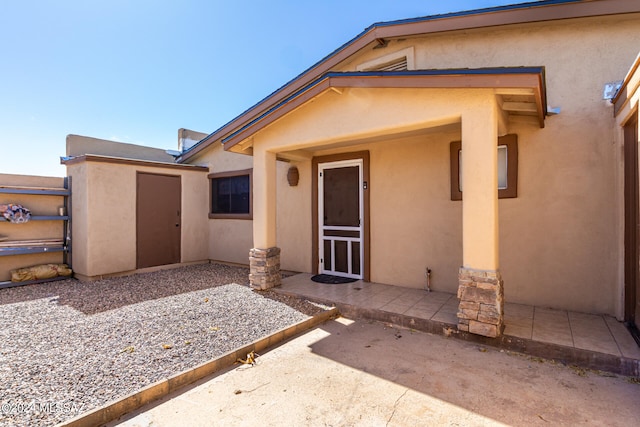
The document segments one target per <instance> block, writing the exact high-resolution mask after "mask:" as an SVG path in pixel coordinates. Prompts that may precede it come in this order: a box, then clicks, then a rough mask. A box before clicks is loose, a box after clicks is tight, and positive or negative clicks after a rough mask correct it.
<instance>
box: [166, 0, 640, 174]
mask: <svg viewBox="0 0 640 427" xmlns="http://www.w3.org/2000/svg"><path fill="white" fill-rule="evenodd" d="M633 12H640V2H636V1H629V0H546V1H537V2H529V3H521V4H515V5H510V6H501V7H494V8H487V9H476V10H471V11H466V12H457V13H450V14H444V15H433V16H427V17H422V18H414V19H405V20H399V21H389V22H379V23H375V24H373V25H371V26H369V27H368V28H366V29H365V30H364V31H363V32H361V33H360V34H358V35H357V36H356V37H354V38H353V39H351V40H349V41H348V42H346V43H345V44H343V45H342V46H340V47H339V48H338V49H336V50H334V51H333V52H331V53H330V54H329V55H327V56H326V57H324V58H323V59H321V60H320V61H318V62H317V63H315V64H314V65H312V66H311V67H310V68H308V69H307V70H306V71H304V72H302V73H301V74H300V75H298V76H297V77H295V78H294V79H292V80H290V81H289V82H287V83H286V84H285V85H283V86H281V87H280V88H279V89H277V90H276V91H274V92H272V93H271V94H270V95H268V96H267V97H265V98H264V99H262V100H261V101H259V102H258V103H257V104H255V105H253V106H252V107H251V108H249V109H247V110H246V111H244V112H243V113H241V114H240V115H239V116H237V117H236V118H234V119H233V120H231V121H230V122H228V123H227V124H225V125H223V126H222V127H220V128H219V129H218V130H216V131H214V132H213V133H211V134H210V135H208V136H207V137H206V138H204V139H203V140H201V141H200V142H198V143H197V144H195V145H194V146H192V147H191V148H190V149H189V150H188V151H187V152H185V153H184V154H183V155H182V156H181V157H179V158H178V159H177V161H178V162H179V163H182V162H185V161H187V160H188V159H189V158H191V157H193V156H195V155H196V154H197V153H199V152H200V151H202V150H203V149H205V148H206V147H208V146H209V145H210V144H211V143H213V142H215V141H221V140H222V139H223V138H226V137H227V136H228V135H229V134H231V133H232V132H236V131H237V129H238V128H240V127H243V126H245V125H246V123H248V122H250V121H252V120H254V119H255V118H256V117H257V116H260V115H262V114H264V113H265V112H266V111H268V110H269V109H270V108H272V107H273V106H274V105H277V104H278V103H279V102H281V101H282V100H283V99H285V98H287V97H289V96H290V95H291V94H292V93H295V92H296V91H298V90H299V89H300V88H303V87H305V86H306V85H307V84H309V83H310V82H313V81H314V80H315V79H316V78H317V77H318V76H320V75H322V74H324V73H326V72H328V71H329V70H330V69H331V68H333V67H335V66H336V65H338V64H339V63H341V62H342V61H344V60H345V59H347V58H348V57H350V56H351V55H353V54H355V53H357V52H358V51H360V50H361V49H363V48H364V47H366V46H367V45H369V44H371V43H375V42H376V40H378V39H381V38H382V39H384V38H392V37H409V36H419V35H426V34H433V33H440V32H446V31H456V30H468V29H478V28H486V27H494V26H503V25H511V24H522V23H533V22H542V21H555V20H562V19H572V18H584V17H592V16H602V15H615V14H624V13H633Z"/></svg>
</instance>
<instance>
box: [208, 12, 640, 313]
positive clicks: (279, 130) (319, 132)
mask: <svg viewBox="0 0 640 427" xmlns="http://www.w3.org/2000/svg"><path fill="white" fill-rule="evenodd" d="M639 26H640V20H639V19H638V17H634V16H627V17H624V18H616V17H613V18H592V19H583V20H572V21H560V22H557V23H544V24H528V25H521V26H512V27H503V28H498V29H491V30H478V31H468V32H453V33H448V34H441V35H434V36H430V37H424V38H408V39H406V40H404V41H391V42H390V43H389V46H388V47H387V48H385V49H376V50H367V51H365V52H363V53H362V54H361V55H357V56H356V57H354V59H353V60H352V61H350V62H349V63H345V64H343V66H342V68H341V69H343V70H354V69H356V67H357V65H358V64H360V63H363V62H366V61H370V60H373V59H375V57H376V56H377V55H385V54H387V53H388V52H391V51H392V50H394V49H397V50H401V49H405V48H407V47H410V46H415V49H414V50H415V63H416V64H415V65H416V68H418V69H431V68H440V69H444V68H480V67H503V66H544V67H545V68H546V85H547V96H548V104H549V105H550V106H552V107H560V108H561V113H560V115H558V116H552V117H548V118H547V119H546V122H545V128H544V129H540V128H539V127H538V126H536V125H535V124H534V123H532V122H530V121H528V120H525V119H518V118H515V119H512V120H511V122H510V124H509V133H515V134H517V135H518V146H519V159H520V162H519V174H518V197H517V198H516V199H504V200H500V201H499V244H500V246H499V264H500V270H501V272H502V274H503V277H504V280H505V297H506V300H507V302H517V303H527V304H534V305H539V306H548V307H557V308H565V309H571V310H577V311H584V312H602V313H609V314H615V315H619V314H620V310H619V294H620V284H621V281H622V276H621V268H620V266H621V263H622V255H623V254H622V252H621V245H620V242H621V239H622V235H621V231H620V230H621V228H620V217H621V215H620V212H621V208H622V203H621V199H622V194H621V188H620V186H619V176H620V165H621V159H622V158H621V156H620V151H621V144H620V143H619V142H618V141H615V140H614V135H615V132H616V125H615V121H614V118H613V111H612V106H611V104H610V103H609V102H608V101H603V100H602V99H601V98H602V89H603V85H604V84H605V83H606V82H610V81H615V80H620V79H622V78H623V77H624V76H625V74H626V72H627V70H628V68H629V67H630V66H631V64H632V62H633V59H634V58H635V56H636V54H637V46H639V45H640V32H638V31H637V30H638V28H639ZM480 92H481V91H480ZM480 92H478V91H462V90H456V91H451V90H449V91H446V90H445V91H438V90H411V89H406V90H395V89H382V90H381V89H347V90H345V91H343V93H342V95H340V94H337V93H334V92H329V93H327V94H324V95H321V96H320V97H318V98H316V99H314V100H313V102H311V103H308V104H306V105H305V106H303V107H301V108H299V109H297V110H296V111H294V112H292V113H290V114H288V115H287V116H285V117H283V118H281V119H280V120H278V121H277V122H275V123H274V124H272V125H270V126H268V127H266V128H265V129H263V130H262V131H260V132H258V133H257V134H256V135H254V140H253V141H254V142H253V143H254V147H258V146H261V147H269V148H270V149H272V150H275V151H279V150H293V149H296V150H307V152H308V153H309V155H310V156H311V155H321V154H329V153H335V152H344V151H358V150H362V149H368V150H369V151H370V155H371V182H370V191H371V240H372V244H371V279H372V280H373V281H378V282H382V283H389V284H395V285H402V286H411V287H423V286H424V283H425V279H424V269H425V267H426V266H429V267H431V268H432V269H433V288H434V289H437V290H444V291H450V292H455V290H456V288H457V273H458V267H459V266H460V264H461V262H462V247H461V246H462V243H461V242H462V225H461V223H462V219H461V218H462V214H461V208H462V203H461V202H453V201H451V200H450V197H449V194H450V193H449V186H450V182H449V174H450V171H449V152H448V144H449V142H451V141H452V140H455V139H460V138H461V135H460V134H459V129H458V130H456V129H451V128H450V127H449V128H446V132H436V133H431V134H428V133H426V134H417V135H414V136H410V137H398V136H397V134H398V133H403V132H418V133H419V132H420V130H421V129H428V128H434V127H435V126H437V125H442V124H450V123H456V122H459V121H460V117H461V116H463V115H464V112H463V111H462V110H463V109H464V108H465V107H464V105H467V104H470V103H472V102H475V101H473V100H474V99H476V97H481V98H484V97H485V96H486V93H485V92H482V93H480ZM373 141H375V142H373ZM314 146H315V147H321V148H315V149H314V148H312V147H314ZM254 149H255V148H254ZM214 157H215V153H214V152H212V151H211V150H208V153H207V154H206V155H203V156H201V157H200V159H204V160H205V163H206V164H208V165H209V166H210V167H212V171H214V170H215V167H213V166H212V165H213V164H214V162H215V161H216V160H214ZM220 157H222V156H220ZM234 161H235V160H234ZM225 162H226V161H225ZM229 162H232V161H231V160H229ZM247 164H248V163H247V161H246V160H242V162H241V163H238V165H235V164H233V165H232V164H229V163H225V164H224V165H223V168H226V170H233V169H243V168H246V167H247ZM249 164H250V163H249ZM293 164H295V165H296V166H298V168H299V169H300V176H301V180H300V184H299V186H298V187H288V185H286V184H285V182H284V181H283V179H284V178H283V177H284V173H286V167H283V166H278V187H277V194H278V196H277V212H278V216H277V218H278V221H277V231H278V236H277V240H278V246H280V247H281V248H282V250H283V254H291V253H293V252H295V254H297V255H296V256H298V259H297V260H296V261H295V262H291V264H292V265H293V264H295V265H296V266H299V267H300V268H298V269H299V270H302V271H311V269H312V265H311V235H310V229H311V223H310V221H311V219H310V218H311V213H310V209H311V185H310V181H311V177H310V173H311V162H310V160H307V161H300V162H294V163H292V165H293ZM305 210H306V212H309V214H305ZM210 231H213V228H211V221H210ZM236 231H237V232H242V231H241V230H239V229H236ZM244 232H245V233H246V236H250V234H251V231H250V227H247V229H245V230H244ZM215 234H216V233H214V232H211V239H212V240H211V241H212V249H210V251H211V252H213V251H214V249H213V248H215V247H218V246H217V245H218V243H217V242H215V241H214V239H215V237H214V236H215ZM217 234H221V233H220V232H219V231H218V232H217ZM236 237H237V235H236ZM247 239H248V238H247ZM243 242H245V243H243V244H244V245H246V244H247V243H248V240H246V241H245V240H243ZM224 243H225V244H230V245H233V242H231V241H229V240H226V241H225V242H224ZM225 251H230V249H229V248H226V249H225ZM242 252H244V249H243V250H242V251H240V252H239V254H240V255H241V254H242ZM287 256H289V255H287ZM284 258H286V257H285V256H284V255H283V259H284ZM244 259H246V258H244ZM245 262H246V261H245ZM287 262H289V261H287ZM283 267H285V262H284V261H283Z"/></svg>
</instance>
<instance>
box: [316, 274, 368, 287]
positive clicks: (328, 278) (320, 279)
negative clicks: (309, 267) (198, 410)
mask: <svg viewBox="0 0 640 427" xmlns="http://www.w3.org/2000/svg"><path fill="white" fill-rule="evenodd" d="M311 280H313V281H314V282H316V283H326V284H328V285H339V284H342V283H353V282H355V281H356V280H358V279H350V278H348V277H340V276H332V275H330V274H316V275H315V276H313V277H311Z"/></svg>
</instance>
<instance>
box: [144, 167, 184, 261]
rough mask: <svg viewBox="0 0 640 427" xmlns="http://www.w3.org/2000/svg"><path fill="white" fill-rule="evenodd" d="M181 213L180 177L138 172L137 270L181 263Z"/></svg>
mask: <svg viewBox="0 0 640 427" xmlns="http://www.w3.org/2000/svg"><path fill="white" fill-rule="evenodd" d="M180 209H181V180H180V177H179V176H173V175H158V174H151V173H143V172H138V178H137V207H136V239H137V240H136V242H137V243H136V250H137V259H136V266H137V268H145V267H153V266H156V265H166V264H175V263H179V262H180V234H181V233H180V228H181V226H182V224H181V221H180Z"/></svg>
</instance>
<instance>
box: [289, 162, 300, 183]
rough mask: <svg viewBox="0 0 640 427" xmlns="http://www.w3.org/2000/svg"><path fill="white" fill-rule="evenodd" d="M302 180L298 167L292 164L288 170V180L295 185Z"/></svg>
mask: <svg viewBox="0 0 640 427" xmlns="http://www.w3.org/2000/svg"><path fill="white" fill-rule="evenodd" d="M299 180H300V172H298V168H297V167H295V166H291V167H290V168H289V171H288V172H287V182H288V183H289V186H291V187H295V186H297V185H298V181H299Z"/></svg>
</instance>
